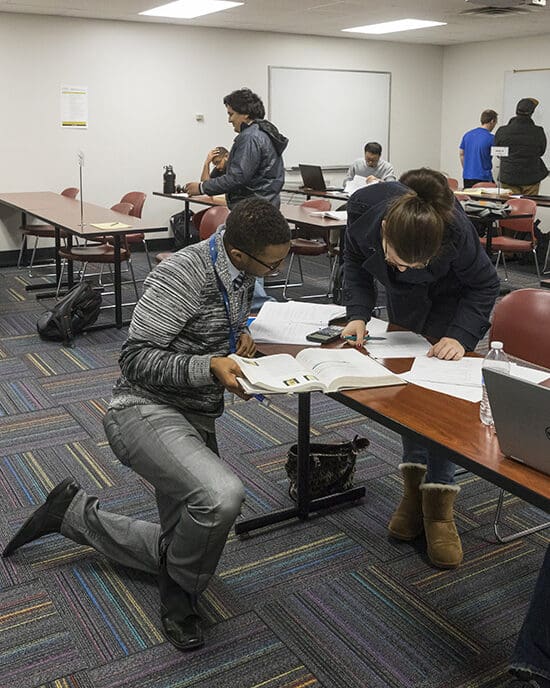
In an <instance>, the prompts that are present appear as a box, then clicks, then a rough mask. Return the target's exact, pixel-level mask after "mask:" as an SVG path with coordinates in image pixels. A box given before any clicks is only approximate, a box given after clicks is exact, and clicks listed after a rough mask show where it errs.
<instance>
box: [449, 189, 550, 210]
mask: <svg viewBox="0 0 550 688" xmlns="http://www.w3.org/2000/svg"><path fill="white" fill-rule="evenodd" d="M454 193H455V194H458V195H459V196H460V195H461V194H463V195H465V196H470V197H471V198H475V199H476V200H485V201H509V200H510V199H511V198H527V199H528V200H530V201H535V203H536V204H537V205H538V206H539V207H541V208H549V207H550V196H541V195H538V196H527V195H520V194H512V195H510V194H498V193H497V192H496V191H495V193H483V194H482V193H476V190H475V189H464V190H463V191H455V192H454Z"/></svg>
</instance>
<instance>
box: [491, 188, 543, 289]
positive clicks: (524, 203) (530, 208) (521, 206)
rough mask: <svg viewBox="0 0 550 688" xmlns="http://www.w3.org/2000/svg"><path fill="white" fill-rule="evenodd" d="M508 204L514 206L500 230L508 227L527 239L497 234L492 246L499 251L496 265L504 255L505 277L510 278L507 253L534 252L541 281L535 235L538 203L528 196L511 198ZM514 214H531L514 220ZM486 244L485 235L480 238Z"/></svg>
mask: <svg viewBox="0 0 550 688" xmlns="http://www.w3.org/2000/svg"><path fill="white" fill-rule="evenodd" d="M508 205H509V206H510V207H511V208H512V213H511V214H510V215H509V216H508V217H507V218H505V219H503V220H500V221H499V223H498V226H499V230H503V229H508V230H510V231H512V232H514V233H515V234H524V235H525V239H518V238H516V237H511V236H495V237H493V239H492V243H491V247H492V249H493V250H495V251H498V256H497V262H496V267H497V268H498V264H499V262H500V258H501V257H502V264H503V265H504V279H505V280H508V270H507V269H506V259H505V257H504V254H505V253H532V254H533V258H534V259H535V267H536V269H537V275H538V278H539V281H540V269H539V261H538V259H537V237H536V236H535V217H536V214H537V204H536V203H535V201H530V200H529V199H527V198H510V200H509V201H508ZM514 215H529V217H526V218H518V219H517V220H514ZM480 241H481V243H482V244H483V245H484V246H486V244H487V240H486V239H485V237H482V238H481V239H480Z"/></svg>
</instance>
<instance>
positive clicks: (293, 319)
mask: <svg viewBox="0 0 550 688" xmlns="http://www.w3.org/2000/svg"><path fill="white" fill-rule="evenodd" d="M345 314H346V309H345V307H344V306H337V305H335V304H321V303H305V302H299V301H287V302H286V303H279V302H277V301H267V302H266V303H264V305H263V306H262V309H261V310H260V312H259V314H258V317H257V318H256V319H255V320H254V322H253V323H252V324H251V325H250V334H251V335H252V337H253V339H254V341H256V342H258V343H261V342H267V343H273V344H303V345H306V346H312V343H311V342H308V341H307V339H306V335H308V334H310V333H311V332H315V330H318V329H319V328H320V327H324V326H326V325H328V323H329V321H330V320H333V319H334V318H341V317H344V316H345Z"/></svg>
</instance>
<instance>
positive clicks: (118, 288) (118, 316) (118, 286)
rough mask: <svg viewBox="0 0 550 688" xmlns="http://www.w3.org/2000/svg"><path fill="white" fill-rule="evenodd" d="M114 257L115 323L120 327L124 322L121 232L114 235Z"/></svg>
mask: <svg viewBox="0 0 550 688" xmlns="http://www.w3.org/2000/svg"><path fill="white" fill-rule="evenodd" d="M113 247H114V254H115V255H114V258H115V279H114V289H115V323H116V326H117V327H118V329H120V328H121V327H122V325H123V323H122V275H121V271H120V234H115V235H114V246H113Z"/></svg>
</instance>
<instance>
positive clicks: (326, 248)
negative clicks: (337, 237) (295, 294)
mask: <svg viewBox="0 0 550 688" xmlns="http://www.w3.org/2000/svg"><path fill="white" fill-rule="evenodd" d="M300 207H302V208H312V209H313V210H330V201H328V200H326V199H324V198H318V199H317V198H316V199H312V200H310V201H304V202H303V203H302V204H301V205H300ZM295 228H296V230H299V229H300V224H299V223H298V222H297V223H296V224H295ZM329 232H330V230H326V231H322V230H321V234H322V236H321V237H319V238H316V239H304V238H300V237H296V238H293V239H291V240H290V250H289V252H288V254H289V256H290V260H289V262H288V269H287V272H286V278H285V282H284V284H283V298H284V299H285V300H286V299H287V292H288V289H289V287H301V286H302V285H303V283H304V273H303V269H302V260H301V257H302V256H323V255H326V256H327V258H328V288H327V291H326V292H325V293H323V294H312V295H309V296H302V297H301V298H302V299H317V298H320V297H324V296H326V297H329V296H330V295H331V288H332V281H333V276H334V275H333V265H332V262H333V254H332V252H331V246H330V240H329ZM294 257H296V258H297V259H298V269H299V272H300V281H299V282H296V283H295V284H289V281H290V275H291V273H292V266H293V264H294Z"/></svg>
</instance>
